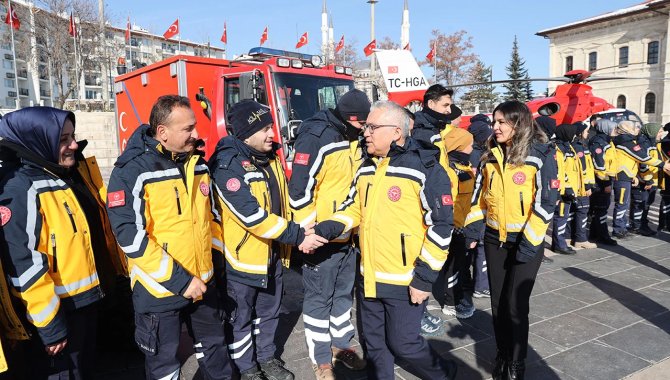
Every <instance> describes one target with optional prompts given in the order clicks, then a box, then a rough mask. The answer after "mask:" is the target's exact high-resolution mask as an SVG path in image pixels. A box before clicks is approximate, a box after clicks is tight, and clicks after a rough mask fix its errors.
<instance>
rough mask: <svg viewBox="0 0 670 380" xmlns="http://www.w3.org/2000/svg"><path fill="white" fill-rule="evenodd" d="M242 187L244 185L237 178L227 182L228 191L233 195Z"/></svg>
mask: <svg viewBox="0 0 670 380" xmlns="http://www.w3.org/2000/svg"><path fill="white" fill-rule="evenodd" d="M240 186H242V185H241V184H240V180H239V179H237V178H231V179H229V180H228V181H226V189H228V191H232V192H233V193H234V192H236V191H237V190H239V189H240Z"/></svg>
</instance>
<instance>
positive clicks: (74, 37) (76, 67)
mask: <svg viewBox="0 0 670 380" xmlns="http://www.w3.org/2000/svg"><path fill="white" fill-rule="evenodd" d="M71 16H72V41H74V76H75V82H74V83H75V93H76V95H77V109H79V105H80V104H79V61H78V60H77V22H76V21H75V20H74V12H73V13H71Z"/></svg>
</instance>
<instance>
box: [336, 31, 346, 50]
mask: <svg viewBox="0 0 670 380" xmlns="http://www.w3.org/2000/svg"><path fill="white" fill-rule="evenodd" d="M342 49H344V34H343V35H342V38H340V42H338V43H337V46H335V53H337V52H338V51H340V50H342Z"/></svg>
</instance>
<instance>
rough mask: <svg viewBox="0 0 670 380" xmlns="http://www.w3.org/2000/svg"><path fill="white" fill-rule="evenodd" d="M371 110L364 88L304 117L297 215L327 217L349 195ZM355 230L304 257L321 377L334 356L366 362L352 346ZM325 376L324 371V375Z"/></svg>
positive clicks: (306, 314)
mask: <svg viewBox="0 0 670 380" xmlns="http://www.w3.org/2000/svg"><path fill="white" fill-rule="evenodd" d="M369 111H370V101H369V100H368V98H367V96H366V95H365V93H363V92H362V91H359V90H351V91H349V92H347V93H346V94H344V95H342V97H341V98H340V99H339V100H338V102H337V106H336V107H335V109H328V110H324V111H321V112H318V113H317V114H316V115H314V116H313V117H311V118H310V119H307V120H305V121H303V123H302V125H301V126H300V129H299V130H298V135H297V137H296V141H295V152H296V153H295V156H294V158H293V168H292V169H293V172H292V174H291V180H290V182H289V189H288V191H289V198H290V204H291V212H292V213H293V221H295V222H296V223H298V224H300V225H301V226H303V227H305V226H307V225H309V224H311V223H314V222H316V221H320V220H325V219H327V218H329V217H330V216H331V215H332V214H333V213H335V211H336V209H337V206H338V205H339V204H340V203H342V201H344V199H345V198H346V196H347V193H348V191H349V186H350V185H351V181H352V180H353V178H354V173H355V172H356V168H357V167H358V165H360V163H361V153H360V148H359V141H358V138H359V135H360V129H361V128H362V126H363V125H364V124H365V120H366V118H367V117H368V112H369ZM351 235H352V233H351V231H349V232H347V233H345V234H343V235H342V236H340V237H338V238H337V239H333V240H332V241H331V242H330V243H329V244H326V245H325V246H323V247H322V248H320V249H317V250H316V251H315V252H314V254H312V255H307V256H305V257H303V267H302V278H303V286H304V288H305V297H304V301H303V309H302V311H303V321H304V323H305V340H306V341H307V348H308V352H309V357H310V359H311V361H312V366H313V368H314V371H315V374H316V376H317V378H322V377H323V378H334V374H333V370H332V364H331V363H332V362H333V361H340V362H341V363H342V364H344V365H345V366H347V367H348V368H350V369H356V370H361V369H363V368H365V361H364V360H363V359H361V358H359V357H358V355H357V354H355V353H354V351H353V350H352V348H351V339H352V338H353V337H354V327H353V325H352V324H351V306H352V304H353V292H352V289H353V286H354V279H355V276H356V252H355V251H356V249H354V248H353V247H352V244H351V241H352V236H351ZM320 376H321V377H320Z"/></svg>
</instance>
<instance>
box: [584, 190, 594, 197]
mask: <svg viewBox="0 0 670 380" xmlns="http://www.w3.org/2000/svg"><path fill="white" fill-rule="evenodd" d="M592 193H593V191H591V189H588V190H586V196H587V197H590V196H591V194H592Z"/></svg>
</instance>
